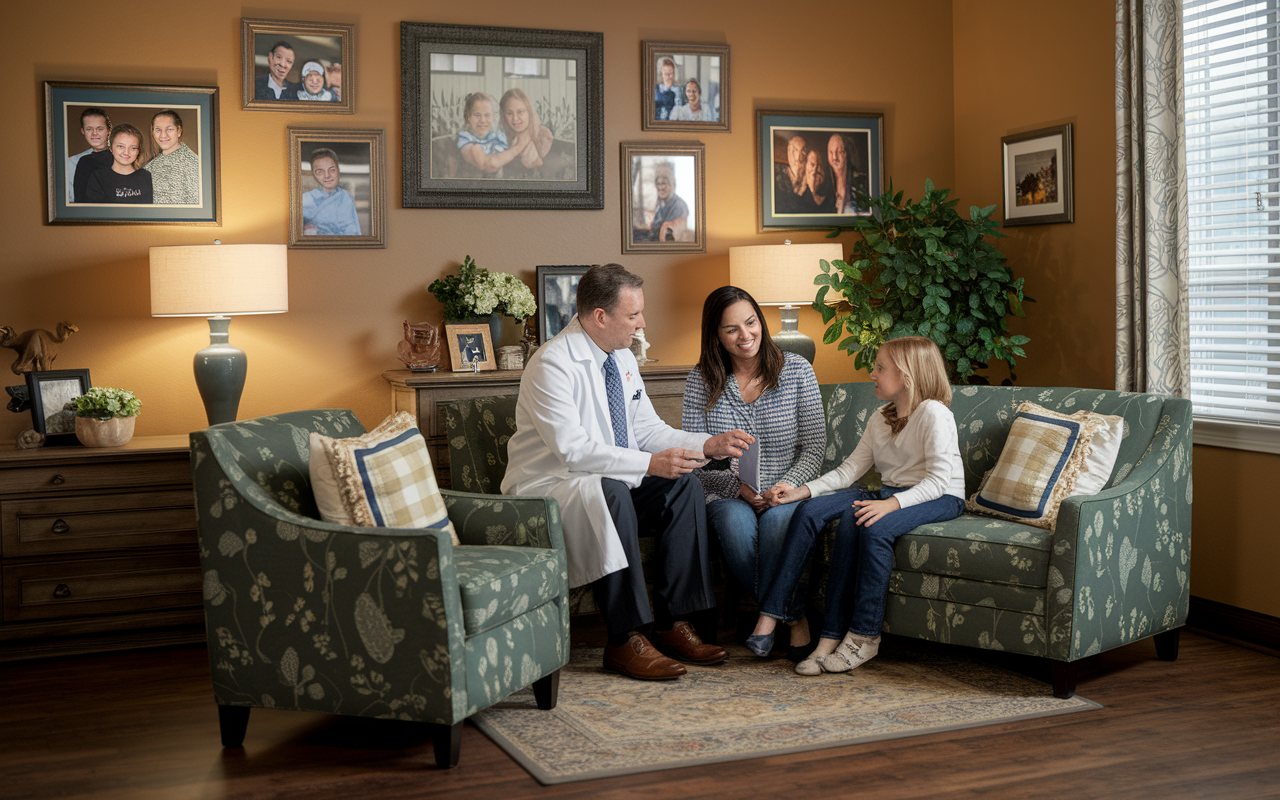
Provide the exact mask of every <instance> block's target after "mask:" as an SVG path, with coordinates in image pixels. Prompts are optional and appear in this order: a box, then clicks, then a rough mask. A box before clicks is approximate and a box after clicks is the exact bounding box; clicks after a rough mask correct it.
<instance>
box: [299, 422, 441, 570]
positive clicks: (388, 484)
mask: <svg viewBox="0 0 1280 800" xmlns="http://www.w3.org/2000/svg"><path fill="white" fill-rule="evenodd" d="M311 490H312V492H313V493H314V495H315V498H316V506H317V507H318V508H319V509H320V516H321V518H322V519H324V520H325V521H326V522H334V523H337V524H339V525H356V526H360V527H365V528H373V527H378V528H431V529H433V530H440V531H446V530H447V531H448V532H449V537H450V538H451V539H452V540H453V543H454V544H455V545H456V544H459V541H458V534H457V532H456V531H455V530H454V529H453V523H452V522H450V521H449V515H448V514H447V513H446V512H445V507H444V498H443V497H441V496H440V489H439V487H438V486H437V485H436V476H435V471H434V470H433V469H432V467H431V457H430V456H429V455H428V453H427V442H426V440H425V439H423V438H422V434H421V433H420V432H419V431H418V428H417V427H416V425H415V423H414V419H413V415H412V414H410V413H409V412H407V411H401V412H399V413H397V414H393V415H392V416H390V417H388V418H387V419H386V420H384V421H383V423H382V424H381V425H379V426H378V427H376V428H374V429H373V430H371V431H369V432H368V433H366V434H365V435H363V436H356V437H353V438H350V439H332V438H330V437H328V436H322V435H320V434H318V433H312V434H311Z"/></svg>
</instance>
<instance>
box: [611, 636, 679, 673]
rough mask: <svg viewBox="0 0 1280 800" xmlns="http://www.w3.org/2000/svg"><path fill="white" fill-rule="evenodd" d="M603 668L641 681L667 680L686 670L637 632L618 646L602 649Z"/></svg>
mask: <svg viewBox="0 0 1280 800" xmlns="http://www.w3.org/2000/svg"><path fill="white" fill-rule="evenodd" d="M604 668H605V669H607V670H609V671H610V672H621V673H622V674H623V675H627V676H629V677H632V678H636V679H637V680H642V681H669V680H673V679H675V678H679V677H680V676H681V675H683V674H685V673H686V672H688V670H686V669H685V668H684V666H683V665H681V664H677V663H676V662H674V661H672V660H671V659H669V658H667V657H666V656H664V655H663V654H662V653H659V652H658V651H657V650H656V649H655V648H654V646H653V645H652V644H649V640H648V639H646V638H644V637H643V636H641V635H640V634H638V633H637V634H635V635H634V636H632V637H631V638H630V639H628V640H627V642H626V644H623V645H621V646H620V647H606V648H605V649H604Z"/></svg>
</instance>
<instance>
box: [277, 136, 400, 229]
mask: <svg viewBox="0 0 1280 800" xmlns="http://www.w3.org/2000/svg"><path fill="white" fill-rule="evenodd" d="M386 172H387V168H386V155H385V150H384V145H383V132H382V131H379V130H339V129H333V128H330V129H322V128H289V247H291V248H303V247H315V248H344V247H345V248H370V249H372V248H383V247H386V246H387V210H386V209H387V187H386V182H385V181H386V179H385V177H384V176H385V175H386Z"/></svg>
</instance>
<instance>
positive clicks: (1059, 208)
mask: <svg viewBox="0 0 1280 800" xmlns="http://www.w3.org/2000/svg"><path fill="white" fill-rule="evenodd" d="M1071 133H1072V128H1071V123H1070V122H1068V123H1066V124H1064V125H1054V126H1053V127H1051V128H1041V129H1040V130H1035V131H1028V132H1026V133H1015V134H1012V135H1010V136H1002V137H1000V160H1001V162H1002V164H1003V170H1002V171H1003V176H1004V177H1003V194H1004V225H1005V227H1009V226H1011V225H1046V224H1050V223H1055V222H1075V219H1076V208H1075V176H1074V174H1073V171H1072V164H1071V161H1072V143H1071Z"/></svg>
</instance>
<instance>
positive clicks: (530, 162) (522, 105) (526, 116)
mask: <svg viewBox="0 0 1280 800" xmlns="http://www.w3.org/2000/svg"><path fill="white" fill-rule="evenodd" d="M498 109H499V110H500V111H501V112H502V130H503V131H504V132H505V133H506V135H507V140H508V141H510V142H515V141H518V140H520V139H521V138H524V139H527V140H528V144H526V145H525V146H524V148H522V149H521V150H520V151H519V153H520V163H521V164H523V165H524V166H525V168H527V169H535V168H537V167H540V166H542V158H543V156H545V155H546V154H547V153H549V152H551V143H552V142H553V141H554V138H555V137H553V136H552V135H551V129H550V128H548V127H547V126H546V125H543V124H542V122H541V120H539V119H538V112H537V111H534V109H533V102H532V101H531V100H530V99H529V95H527V94H525V92H524V89H508V90H507V91H506V93H505V94H503V95H502V99H501V100H499V101H498ZM511 149H512V150H515V149H516V148H515V147H514V146H513V147H511Z"/></svg>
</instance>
